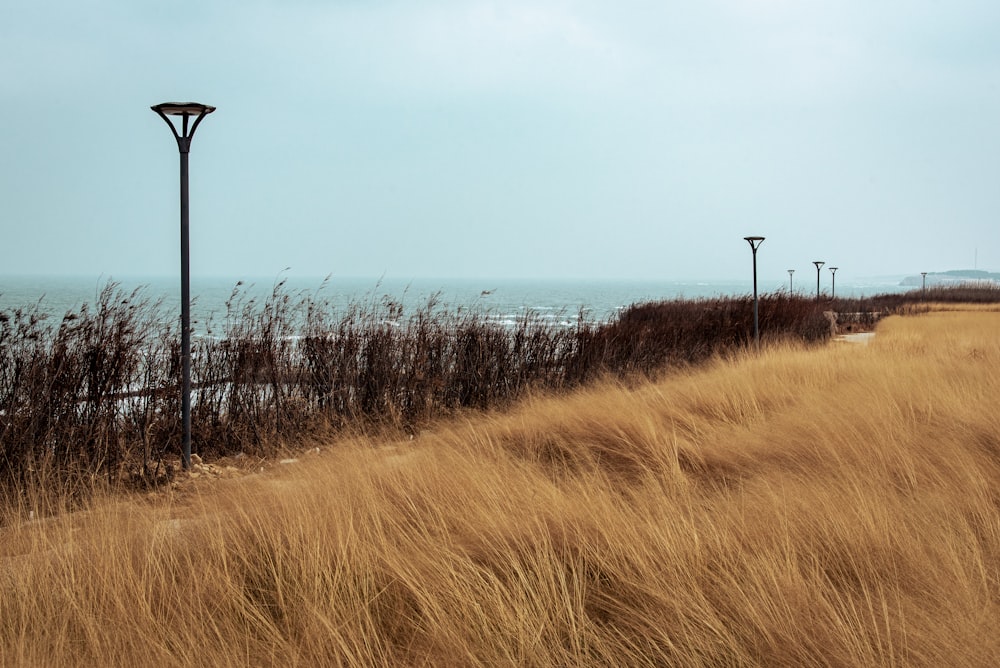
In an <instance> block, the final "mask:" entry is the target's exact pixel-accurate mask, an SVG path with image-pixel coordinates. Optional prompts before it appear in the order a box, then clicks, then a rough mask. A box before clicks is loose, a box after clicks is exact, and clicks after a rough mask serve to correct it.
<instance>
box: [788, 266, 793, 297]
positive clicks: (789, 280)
mask: <svg viewBox="0 0 1000 668" xmlns="http://www.w3.org/2000/svg"><path fill="white" fill-rule="evenodd" d="M794 273H795V270H794V269H789V270H788V294H792V293H793V292H795V288H794V287H792V274H794Z"/></svg>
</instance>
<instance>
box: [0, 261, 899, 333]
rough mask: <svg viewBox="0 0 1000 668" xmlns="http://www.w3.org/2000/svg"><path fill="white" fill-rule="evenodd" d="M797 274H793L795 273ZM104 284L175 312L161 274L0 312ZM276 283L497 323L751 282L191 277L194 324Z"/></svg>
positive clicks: (849, 291)
mask: <svg viewBox="0 0 1000 668" xmlns="http://www.w3.org/2000/svg"><path fill="white" fill-rule="evenodd" d="M796 278H797V277H796ZM903 278H904V277H902V276H885V277H874V278H864V279H853V280H852V279H843V280H841V279H838V281H837V284H836V294H837V296H839V297H863V296H872V295H875V294H879V293H885V292H900V291H905V290H908V289H912V286H904V285H902V284H901V282H902V279H903ZM108 283H114V284H116V285H117V286H118V287H119V289H120V290H122V291H123V292H126V293H131V292H132V291H133V290H139V291H140V294H141V295H142V296H143V297H145V298H149V299H150V300H152V301H158V300H162V306H161V308H162V309H164V311H165V312H176V313H179V312H180V279H179V277H165V276H145V277H143V276H126V277H121V278H118V277H92V276H89V277H84V276H47V275H38V276H31V275H19V276H0V310H13V309H19V308H20V309H25V308H34V307H35V306H36V305H37V306H38V308H39V310H40V311H41V312H43V313H45V314H48V315H49V316H50V317H55V316H58V317H61V316H62V315H63V314H65V313H67V312H70V311H77V310H79V309H80V308H81V307H82V306H83V305H84V304H93V303H95V302H96V301H97V299H98V297H99V294H100V292H101V290H102V289H103V288H104V287H105V286H106V285H108ZM279 283H280V284H281V289H282V291H283V292H284V294H288V295H291V296H292V297H304V296H306V295H308V296H309V297H311V298H313V299H314V300H320V301H324V302H327V303H329V304H330V305H331V307H332V308H333V309H334V310H338V309H347V308H348V307H349V306H350V305H351V304H359V303H360V304H364V303H381V302H383V301H386V300H391V301H393V302H395V303H398V304H401V305H402V306H403V308H404V310H405V312H410V311H412V310H414V309H416V308H420V307H422V306H425V305H427V304H428V303H429V302H430V301H431V300H433V301H434V302H435V303H436V304H438V306H439V307H442V308H446V309H450V310H456V309H475V310H480V311H484V312H488V313H490V314H492V315H494V316H495V317H498V318H500V319H507V318H509V319H516V318H518V317H523V316H524V315H525V314H526V313H531V314H533V315H536V316H538V317H543V318H545V317H549V318H558V319H560V320H575V319H576V317H577V316H578V315H579V314H583V315H584V317H586V318H588V319H593V320H606V319H608V318H611V317H613V316H614V314H615V313H617V312H618V311H620V310H621V309H623V308H626V307H628V306H630V305H631V304H636V303H641V302H649V301H657V300H666V299H676V298H683V299H702V298H713V297H720V296H738V295H749V294H752V293H753V281H752V280H743V281H739V280H731V279H730V280H726V279H714V280H713V279H682V280H666V279H663V280H634V279H621V280H614V279H551V278H550V279H512V278H501V279H496V278H475V279H473V278H414V279H400V278H363V277H327V278H324V277H301V276H294V277H292V276H289V277H284V276H281V275H279V276H277V277H253V278H238V277H192V278H191V295H192V322H193V325H194V326H195V327H196V328H199V327H198V325H197V324H195V323H207V322H209V321H212V320H214V321H216V322H218V321H219V320H220V319H223V318H224V317H225V315H226V302H227V301H228V300H229V299H230V298H231V296H232V295H233V293H234V291H236V290H238V291H240V292H241V294H242V298H243V301H244V302H246V301H247V300H249V299H254V300H257V301H258V302H260V301H262V300H264V299H266V298H267V297H268V296H270V295H271V294H272V292H273V291H274V289H275V288H276V287H277V286H278V285H279ZM815 285H816V283H815V280H814V281H812V282H811V283H810V282H809V281H808V278H807V275H806V274H803V280H801V281H799V280H795V282H794V284H793V288H794V291H795V292H796V293H798V294H803V295H814V294H815ZM830 287H831V285H830V276H828V275H823V276H822V281H821V285H820V290H821V292H822V293H824V294H827V295H829V294H830ZM788 289H789V283H788V279H787V278H786V279H785V280H784V281H783V282H782V281H777V280H768V279H759V280H758V291H759V292H760V293H761V294H766V293H769V292H787V291H788Z"/></svg>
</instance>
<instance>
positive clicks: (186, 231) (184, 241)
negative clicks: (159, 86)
mask: <svg viewBox="0 0 1000 668" xmlns="http://www.w3.org/2000/svg"><path fill="white" fill-rule="evenodd" d="M150 109H152V110H153V111H155V112H156V113H157V114H159V116H160V118H162V119H163V120H164V121H165V122H166V124H167V125H169V126H170V131H171V132H173V133H174V138H175V139H176V140H177V150H178V151H179V152H180V155H181V422H182V424H183V429H184V433H183V440H182V443H181V465H182V466H183V467H184V470H189V469H190V468H191V261H190V255H191V253H190V250H191V249H190V239H191V236H190V206H189V202H188V153H190V152H191V139H192V138H193V137H194V131H195V130H197V129H198V125H199V124H200V123H201V121H202V119H204V118H205V116H207V115H208V114H210V113H212V112H213V111H215V107H210V106H208V105H207V104H199V103H197V102H164V103H163V104H157V105H154V106H152V107H150ZM168 116H180V117H181V124H180V132H178V128H177V126H176V125H175V124H174V123H173V122H172V121H171V120H170V119H169V118H168ZM192 118H193V119H194V123H190V120H191V119H192Z"/></svg>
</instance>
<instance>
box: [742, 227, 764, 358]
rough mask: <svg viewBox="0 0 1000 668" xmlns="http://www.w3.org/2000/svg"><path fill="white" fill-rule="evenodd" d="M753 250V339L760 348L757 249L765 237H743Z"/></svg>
mask: <svg viewBox="0 0 1000 668" xmlns="http://www.w3.org/2000/svg"><path fill="white" fill-rule="evenodd" d="M743 239H744V240H746V242H747V243H748V244H750V250H751V251H752V252H753V339H754V342H755V343H756V345H757V347H758V348H760V321H759V320H758V319H757V249H758V248H760V245H761V244H762V243H764V237H743Z"/></svg>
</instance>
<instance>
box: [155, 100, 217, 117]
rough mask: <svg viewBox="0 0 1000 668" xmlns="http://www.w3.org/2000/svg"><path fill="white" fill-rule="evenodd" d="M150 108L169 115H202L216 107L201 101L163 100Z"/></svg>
mask: <svg viewBox="0 0 1000 668" xmlns="http://www.w3.org/2000/svg"><path fill="white" fill-rule="evenodd" d="M150 109H152V110H153V111H155V112H156V113H158V114H166V115H167V116H201V115H203V114H210V113H212V112H213V111H215V107H213V106H210V105H207V104H201V103H199V102H163V103H161V104H156V105H153V106H152V107H150Z"/></svg>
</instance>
